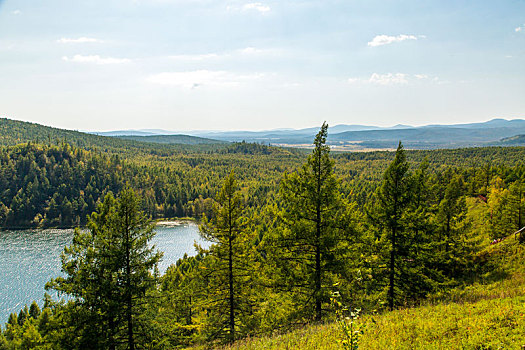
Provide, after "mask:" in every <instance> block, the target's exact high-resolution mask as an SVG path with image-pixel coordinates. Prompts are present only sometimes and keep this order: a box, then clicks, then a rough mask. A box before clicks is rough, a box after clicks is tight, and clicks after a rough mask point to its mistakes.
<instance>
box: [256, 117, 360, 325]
mask: <svg viewBox="0 0 525 350" xmlns="http://www.w3.org/2000/svg"><path fill="white" fill-rule="evenodd" d="M327 131H328V125H327V124H326V123H323V125H322V127H321V130H320V131H319V133H318V134H317V135H316V137H315V140H314V149H313V151H312V153H311V154H310V155H309V156H308V159H307V161H306V163H305V164H304V165H303V166H302V167H301V168H300V169H299V170H297V171H296V172H294V173H292V174H289V175H285V176H284V178H283V179H282V181H281V187H280V192H279V193H280V208H279V209H278V211H277V213H276V214H277V217H278V227H277V229H276V230H275V232H274V234H273V235H271V236H270V237H269V238H268V240H267V247H266V251H267V252H268V254H269V255H270V257H271V258H272V260H273V262H274V264H275V265H272V266H271V268H272V274H274V275H277V276H276V277H277V281H276V282H277V286H276V287H277V288H279V289H282V290H285V291H287V293H290V294H289V295H290V296H291V299H292V303H293V304H294V305H295V306H294V307H295V309H296V315H295V316H294V317H295V318H298V319H300V318H306V319H313V320H315V321H318V322H319V321H321V320H322V317H323V311H324V310H325V309H326V306H327V303H328V301H329V298H330V291H331V288H332V286H333V283H334V282H335V281H336V280H337V276H341V275H344V274H345V269H346V264H349V263H350V262H351V259H347V257H348V255H351V254H352V252H353V243H354V242H355V240H356V231H355V225H354V223H353V222H352V208H351V207H350V206H349V205H348V203H347V202H346V201H345V200H344V199H343V198H342V196H341V193H340V190H339V182H338V181H337V179H336V177H335V175H334V161H333V160H332V159H331V158H330V156H329V152H330V148H329V146H327V145H326V137H327ZM274 269H275V270H274ZM346 277H348V276H346Z"/></svg>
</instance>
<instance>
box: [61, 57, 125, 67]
mask: <svg viewBox="0 0 525 350" xmlns="http://www.w3.org/2000/svg"><path fill="white" fill-rule="evenodd" d="M62 60H63V61H66V62H75V63H91V64H100V65H104V64H123V63H129V62H131V60H130V59H128V58H115V57H100V56H99V55H91V56H83V55H75V56H73V57H71V58H70V57H67V56H63V57H62Z"/></svg>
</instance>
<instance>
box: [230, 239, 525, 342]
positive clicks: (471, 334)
mask: <svg viewBox="0 0 525 350" xmlns="http://www.w3.org/2000/svg"><path fill="white" fill-rule="evenodd" d="M480 258H481V259H485V260H486V262H488V263H487V264H486V266H487V269H486V271H485V272H484V273H481V274H480V276H479V282H476V283H474V284H472V285H470V286H466V287H461V288H457V289H454V290H452V291H450V292H448V293H447V294H446V295H440V296H435V297H434V298H431V299H430V300H429V301H428V303H427V305H424V306H420V307H417V308H407V309H402V310H397V311H394V312H387V313H384V314H382V315H378V316H368V317H364V318H363V319H362V320H361V322H365V323H366V325H367V326H366V327H367V328H366V330H365V333H364V336H363V338H362V339H361V342H360V347H359V348H360V349H522V348H523V347H525V246H523V245H521V246H520V245H519V244H518V243H517V241H515V240H514V238H513V237H509V238H507V239H506V240H504V241H503V242H501V243H498V244H496V245H492V246H488V247H487V248H486V249H484V250H483V251H482V252H481V254H480ZM482 281H485V283H483V282H482ZM341 339H342V333H341V332H340V330H339V328H338V325H337V324H334V323H331V324H325V325H314V326H308V327H305V328H303V329H298V330H295V331H293V332H290V333H286V334H281V335H275V336H269V337H263V338H254V339H245V340H243V341H239V342H237V343H236V344H234V345H233V346H231V347H225V348H224V350H226V349H230V350H231V349H253V350H262V349H303V350H314V349H319V350H324V349H342V346H341V345H340V341H341Z"/></svg>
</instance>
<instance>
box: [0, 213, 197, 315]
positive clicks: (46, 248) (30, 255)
mask: <svg viewBox="0 0 525 350" xmlns="http://www.w3.org/2000/svg"><path fill="white" fill-rule="evenodd" d="M156 231H157V234H156V236H155V238H154V239H153V241H152V243H153V244H154V245H155V246H156V248H157V249H158V250H160V251H162V252H164V257H163V259H162V261H161V262H160V264H159V270H160V272H161V273H164V272H165V271H166V269H167V268H168V266H170V265H171V264H173V263H175V262H176V261H177V259H179V258H181V257H182V256H183V255H184V254H185V253H187V254H188V255H194V254H195V248H194V246H193V244H194V242H195V241H197V242H198V243H199V244H201V245H203V246H207V244H206V242H204V241H202V240H201V239H200V237H199V229H198V227H197V225H195V224H194V223H190V222H182V223H181V222H171V223H167V224H165V225H162V226H158V227H157V229H156ZM72 237H73V230H57V229H49V230H21V231H0V271H1V272H2V273H1V275H0V324H2V325H3V323H4V322H6V321H7V317H8V316H9V314H10V313H11V312H17V313H18V311H20V309H21V308H22V307H23V306H24V304H28V305H29V304H30V303H31V301H33V300H36V301H37V302H38V303H39V304H40V305H42V302H41V301H42V298H43V295H44V292H45V290H44V285H45V283H46V282H48V281H49V280H50V279H51V278H53V277H57V276H59V275H60V274H61V271H60V269H61V263H60V254H61V253H62V251H63V249H64V246H66V245H69V244H71V239H72ZM50 294H51V293H50ZM53 297H54V298H55V297H56V295H53Z"/></svg>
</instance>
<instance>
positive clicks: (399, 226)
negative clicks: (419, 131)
mask: <svg viewBox="0 0 525 350" xmlns="http://www.w3.org/2000/svg"><path fill="white" fill-rule="evenodd" d="M408 170H409V165H408V162H407V160H406V155H405V151H404V149H403V145H402V143H401V142H399V146H398V147H397V150H396V155H395V158H394V160H393V162H392V163H391V164H390V165H389V167H388V168H387V170H386V171H385V174H384V176H383V182H382V184H381V187H380V188H379V191H378V195H377V197H378V199H379V202H378V205H379V207H378V216H379V221H380V226H381V227H382V228H383V229H384V230H385V234H386V238H387V240H388V241H389V259H388V260H389V261H388V306H389V308H390V309H391V310H393V309H394V305H395V304H396V275H398V272H399V271H396V269H397V267H398V265H399V264H400V260H399V259H400V253H401V249H400V247H402V246H404V245H405V241H406V235H405V234H406V221H405V219H406V213H407V211H408V210H409V208H410V205H411V201H412V199H413V197H412V194H413V192H412V179H411V177H410V174H409V172H408Z"/></svg>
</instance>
